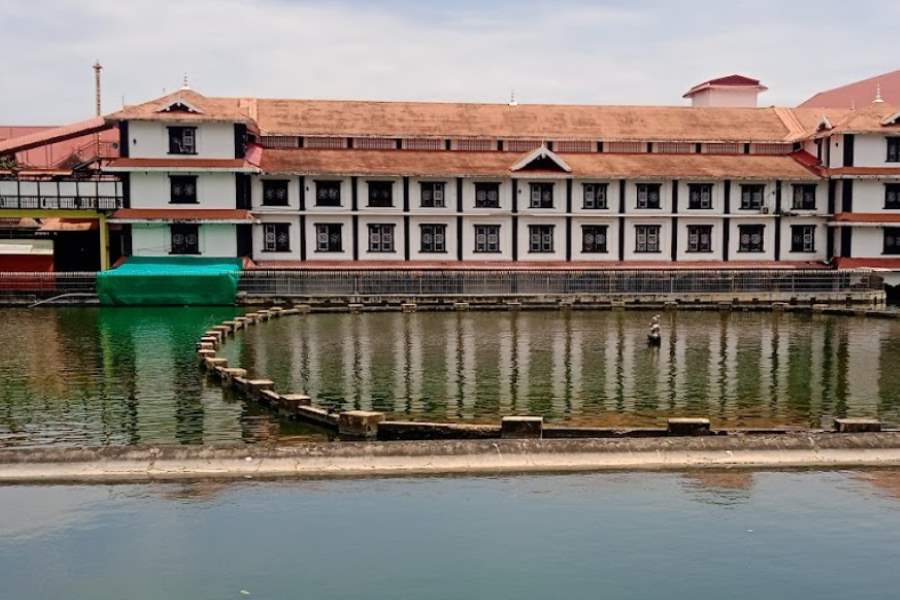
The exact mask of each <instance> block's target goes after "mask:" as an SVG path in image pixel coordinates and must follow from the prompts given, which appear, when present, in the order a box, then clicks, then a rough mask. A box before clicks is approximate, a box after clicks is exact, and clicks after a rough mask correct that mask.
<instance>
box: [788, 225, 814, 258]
mask: <svg viewBox="0 0 900 600" xmlns="http://www.w3.org/2000/svg"><path fill="white" fill-rule="evenodd" d="M815 251H816V226H815V225H812V224H801V225H791V252H797V253H802V254H811V253H813V252H815Z"/></svg>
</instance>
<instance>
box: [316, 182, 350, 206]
mask: <svg viewBox="0 0 900 600" xmlns="http://www.w3.org/2000/svg"><path fill="white" fill-rule="evenodd" d="M314 183H315V184H316V206H328V207H340V206H343V204H341V181H340V180H339V179H316V180H315V182H314Z"/></svg>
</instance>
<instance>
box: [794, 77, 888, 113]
mask: <svg viewBox="0 0 900 600" xmlns="http://www.w3.org/2000/svg"><path fill="white" fill-rule="evenodd" d="M879 86H880V87H881V97H882V98H883V99H884V100H885V102H888V103H892V104H896V105H900V69H898V70H896V71H891V72H889V73H883V74H881V75H876V76H875V77H869V78H868V79H862V80H860V81H854V82H853V83H848V84H847V85H842V86H839V87H836V88H832V89H830V90H825V91H823V92H819V93H818V94H815V95H814V96H812V97H811V98H808V99H807V100H806V101H804V102H803V104H801V105H800V106H801V107H834V108H850V107H851V106H855V107H857V108H862V107H864V106H867V105H868V104H870V103H871V102H872V100H874V99H875V94H876V92H877V89H878V87H879Z"/></svg>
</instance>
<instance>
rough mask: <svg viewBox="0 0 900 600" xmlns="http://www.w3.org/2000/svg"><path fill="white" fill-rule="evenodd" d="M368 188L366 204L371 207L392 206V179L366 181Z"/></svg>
mask: <svg viewBox="0 0 900 600" xmlns="http://www.w3.org/2000/svg"><path fill="white" fill-rule="evenodd" d="M366 184H367V185H368V188H369V193H368V199H369V203H368V206H369V207H371V208H392V207H393V206H394V182H393V181H377V180H375V181H367V182H366Z"/></svg>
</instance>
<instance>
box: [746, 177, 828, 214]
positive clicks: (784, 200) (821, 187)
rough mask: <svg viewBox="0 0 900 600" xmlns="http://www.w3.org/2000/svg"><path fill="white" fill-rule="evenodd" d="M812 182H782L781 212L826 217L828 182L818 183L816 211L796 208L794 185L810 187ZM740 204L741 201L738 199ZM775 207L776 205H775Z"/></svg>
mask: <svg viewBox="0 0 900 600" xmlns="http://www.w3.org/2000/svg"><path fill="white" fill-rule="evenodd" d="M809 183H812V182H804V181H782V182H781V210H782V211H791V212H794V213H797V214H798V215H825V214H828V182H826V181H820V182H818V183H816V208H815V210H799V209H795V208H794V185H808V184H809ZM738 202H740V199H738ZM773 207H774V204H773Z"/></svg>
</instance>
